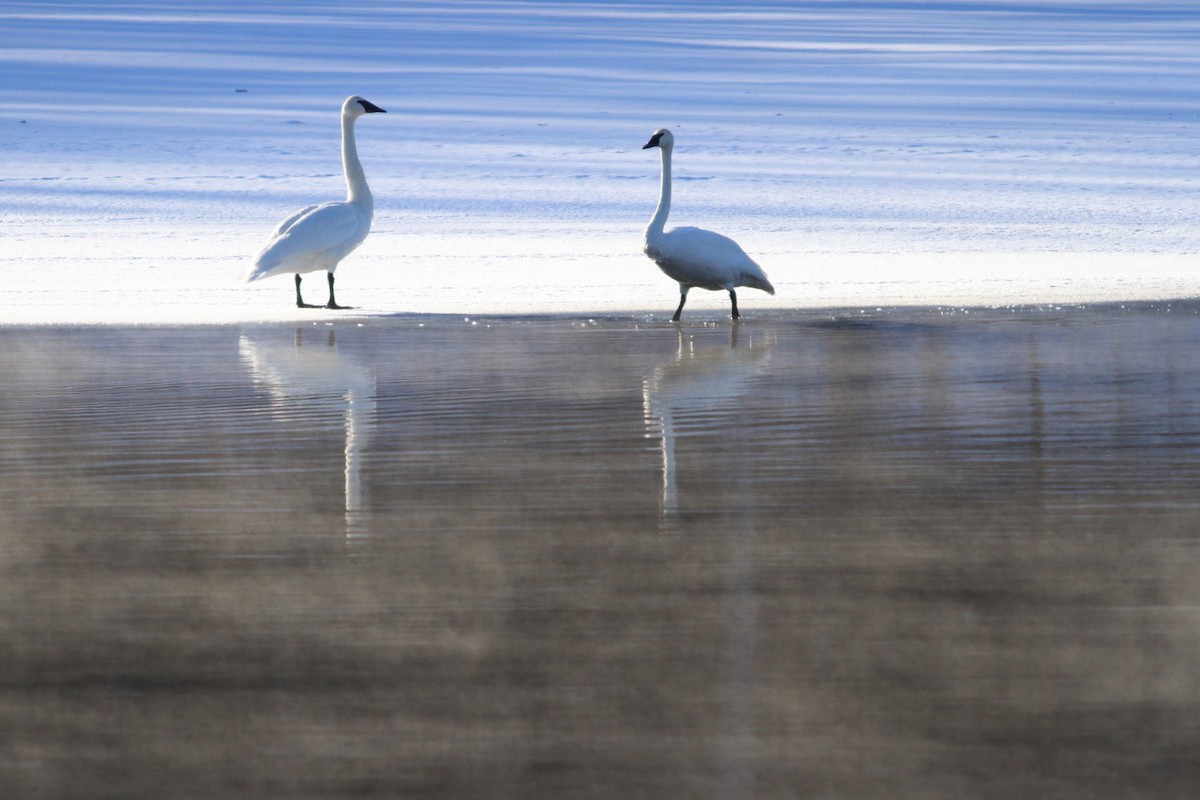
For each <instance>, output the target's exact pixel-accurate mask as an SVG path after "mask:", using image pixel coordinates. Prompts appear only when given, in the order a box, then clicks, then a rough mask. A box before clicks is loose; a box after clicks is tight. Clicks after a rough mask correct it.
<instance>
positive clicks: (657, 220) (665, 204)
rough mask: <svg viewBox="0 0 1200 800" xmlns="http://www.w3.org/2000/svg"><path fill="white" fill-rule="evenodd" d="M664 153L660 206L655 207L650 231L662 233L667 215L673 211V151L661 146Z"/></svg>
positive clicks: (659, 194) (662, 153) (659, 197)
mask: <svg viewBox="0 0 1200 800" xmlns="http://www.w3.org/2000/svg"><path fill="white" fill-rule="evenodd" d="M660 150H661V155H662V183H661V185H660V187H659V192H658V208H656V209H654V216H653V217H652V218H651V219H650V226H649V227H648V228H647V230H648V231H654V232H655V233H662V231H663V228H665V227H666V224H667V215H668V214H670V213H671V151H670V149H668V148H665V147H663V148H660Z"/></svg>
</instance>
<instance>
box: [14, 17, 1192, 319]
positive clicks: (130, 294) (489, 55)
mask: <svg viewBox="0 0 1200 800" xmlns="http://www.w3.org/2000/svg"><path fill="white" fill-rule="evenodd" d="M1198 36H1200V10H1197V8H1196V6H1195V4H1194V3H1193V2H1190V0H1188V1H1187V2H1183V1H1182V0H1181V1H1179V2H1171V1H1167V2H1163V1H1161V0H1154V1H1153V2H1144V3H1136V4H1130V3H1124V2H1105V1H1103V0H1101V1H1100V2H1051V3H1042V4H1036V5H1030V4H1028V3H1024V2H1010V1H1009V0H998V1H997V2H989V3H974V2H937V3H928V2H910V1H908V0H894V1H888V2H879V3H827V2H778V3H776V2H757V3H710V2H702V1H701V0H692V1H691V2H688V1H686V0H684V1H682V2H663V3H657V2H635V3H633V2H615V3H604V4H589V3H565V2H560V3H555V2H547V3H536V4H523V3H493V2H465V3H437V4H422V3H402V4H396V3H392V2H370V1H368V2H361V3H356V4H355V5H354V6H353V7H344V8H343V7H339V8H338V9H337V11H336V13H333V12H331V11H330V10H329V7H328V4H327V3H315V2H310V1H309V0H298V2H295V3H289V4H288V6H287V8H286V10H284V9H283V8H282V7H280V6H278V5H275V4H266V3H254V2H251V3H230V2H219V1H214V0H208V1H207V2H194V3H186V4H183V3H172V2H159V3H155V2H149V3H138V4H123V3H117V2H112V3H109V2H106V3H101V4H97V3H94V2H90V1H89V2H71V1H69V0H68V1H67V2H61V3H54V4H51V5H47V4H44V3H26V2H0V130H3V131H4V133H3V140H4V148H3V151H4V152H3V155H2V156H0V158H2V159H3V170H0V172H2V174H0V220H2V221H3V226H4V228H3V230H4V244H5V246H4V248H3V252H0V270H2V274H3V288H4V291H5V297H6V302H5V303H4V304H3V306H2V307H0V323H14V324H23V323H34V324H42V323H92V322H103V323H139V322H166V323H180V322H247V321H264V320H275V321H282V320H291V319H296V318H297V311H296V309H294V308H292V307H290V303H291V297H292V294H291V287H290V286H289V285H288V281H287V279H285V278H278V279H275V280H273V281H266V282H264V283H263V284H261V285H255V286H253V287H246V286H244V285H241V284H239V283H238V278H239V276H240V275H241V274H242V273H243V271H244V270H245V268H246V266H247V264H248V261H249V259H250V258H251V257H252V256H253V254H254V253H255V252H256V251H257V250H258V247H259V245H260V244H261V242H262V241H263V239H264V238H265V236H266V234H267V233H268V232H269V231H270V230H271V228H272V227H273V226H274V224H275V223H276V222H277V221H278V220H279V219H281V218H282V217H283V216H284V215H286V214H287V213H290V212H291V211H292V210H294V209H296V208H299V207H301V206H304V205H308V204H311V203H315V202H320V201H325V200H332V199H339V198H340V197H341V195H342V194H343V186H342V182H341V177H340V165H339V162H338V154H337V147H338V128H337V120H336V113H337V109H338V107H339V106H340V104H341V102H342V100H343V99H344V98H345V97H346V96H347V95H349V94H361V95H363V96H365V97H367V98H369V99H371V100H373V101H374V102H376V103H378V104H380V105H381V106H383V107H384V108H386V109H388V111H389V114H388V115H387V116H386V117H384V116H382V115H379V116H376V117H373V118H370V119H367V120H364V121H363V122H362V123H361V124H360V125H359V147H360V152H361V155H362V158H363V161H364V164H365V166H366V170H367V175H368V178H369V179H370V182H371V185H372V187H373V189H374V191H375V194H376V202H377V209H376V221H375V229H374V232H373V233H372V235H371V237H370V238H369V239H368V240H367V242H366V243H365V244H364V245H363V246H362V247H361V248H360V250H359V251H358V252H356V253H355V254H353V255H352V256H351V257H350V258H349V259H348V260H347V261H346V262H345V264H344V266H343V268H342V270H341V272H340V273H339V276H340V280H339V287H340V293H339V299H341V300H342V301H343V302H344V303H346V304H349V305H353V306H356V307H357V309H358V311H359V312H360V313H366V314H392V313H401V312H417V313H461V314H479V313H518V314H527V313H546V312H549V313H585V314H586V313H612V312H616V311H654V312H656V313H659V314H669V313H670V311H671V310H672V308H673V305H674V302H675V294H676V290H675V287H674V285H673V284H672V283H671V282H670V281H669V280H668V279H666V278H665V277H664V276H663V275H661V274H660V273H659V272H658V270H657V269H656V268H655V267H654V266H653V265H652V264H651V263H650V262H649V261H648V260H647V259H645V258H644V257H643V256H642V255H641V253H640V238H641V230H642V228H643V226H644V225H645V223H646V222H647V221H648V219H649V216H650V214H651V212H652V211H653V208H654V202H655V199H656V197H657V181H658V177H657V176H658V164H657V159H656V156H655V154H654V153H653V152H651V153H647V152H644V151H642V150H641V149H640V147H641V144H642V143H643V142H645V140H646V138H647V137H648V135H649V134H650V132H651V131H653V130H654V129H655V128H658V127H660V126H663V125H667V126H671V127H672V128H673V129H674V130H675V133H676V135H677V141H678V146H677V152H676V180H677V186H676V196H675V209H674V211H673V215H672V223H673V224H693V225H700V226H703V227H710V228H714V229H717V230H719V231H721V232H723V233H726V234H728V235H731V236H733V237H734V238H735V239H737V240H738V241H739V242H741V243H742V245H743V246H744V247H745V248H746V249H747V251H748V252H749V253H750V254H751V255H752V256H754V257H755V258H756V259H758V260H759V261H760V262H761V263H762V264H763V265H764V266H765V268H766V270H767V273H768V275H769V276H770V277H771V279H772V281H773V282H774V283H775V285H776V287H777V288H778V289H779V292H778V294H777V295H776V296H775V297H774V298H769V297H766V296H762V295H759V294H757V293H755V292H749V291H748V292H746V293H745V295H746V299H745V307H746V309H747V311H753V310H754V309H755V308H768V307H771V308H815V307H846V306H852V305H859V304H861V305H862V306H863V307H866V308H874V307H877V306H884V307H887V306H896V305H913V304H915V305H937V304H943V305H959V306H963V305H1007V304H1013V303H1043V302H1080V301H1087V302H1094V301H1100V300H1128V299H1165V298H1178V297H1190V296H1196V295H1197V294H1198V293H1200V281H1198V280H1197V278H1196V270H1195V263H1196V256H1197V250H1198V249H1200V248H1198V244H1200V239H1198V233H1197V230H1198V229H1197V226H1196V220H1197V219H1200V199H1198V198H1200V192H1197V184H1196V163H1197V158H1196V156H1197V146H1196V143H1197V141H1200V120H1198V117H1197V114H1198V111H1200V96H1198V95H1197V93H1196V91H1195V87H1196V86H1197V85H1200V53H1198V52H1197V50H1196V47H1195V42H1196V41H1197V39H1198ZM724 305H725V298H724V297H722V296H719V295H715V294H710V293H704V292H696V293H694V297H693V299H692V300H691V307H692V308H693V309H704V308H706V307H707V308H708V309H709V310H710V311H716V310H719V309H723V308H724ZM314 316H315V317H316V318H325V317H326V316H328V315H324V314H321V313H318V314H315V315H308V316H305V317H304V319H306V320H307V319H312V318H314Z"/></svg>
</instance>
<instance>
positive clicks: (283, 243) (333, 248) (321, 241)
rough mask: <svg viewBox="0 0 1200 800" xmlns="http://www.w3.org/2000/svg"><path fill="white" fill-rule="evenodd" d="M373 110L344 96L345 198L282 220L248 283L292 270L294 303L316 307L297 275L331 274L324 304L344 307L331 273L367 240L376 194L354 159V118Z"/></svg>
mask: <svg viewBox="0 0 1200 800" xmlns="http://www.w3.org/2000/svg"><path fill="white" fill-rule="evenodd" d="M374 113H386V112H384V110H383V109H382V108H380V107H379V106H377V105H375V104H374V103H372V102H370V101H369V100H364V99H363V98H361V97H358V96H357V95H356V96H353V97H348V98H346V102H345V103H343V104H342V171H343V173H344V174H345V177H346V199H345V200H344V201H342V202H340V203H322V204H321V205H316V206H309V207H308V208H302V209H300V210H299V211H297V212H296V213H295V214H292V215H291V216H290V217H288V218H287V219H285V220H283V222H280V223H279V226H278V227H276V228H275V230H274V231H273V232H272V233H271V236H270V238H268V239H267V242H266V244H264V245H263V248H262V250H261V251H260V252H259V254H258V256H257V257H256V258H255V259H254V266H253V267H251V269H250V271H249V272H248V273H247V274H246V280H247V281H256V280H259V279H261V278H269V277H271V276H272V275H282V274H285V273H295V275H296V305H297V306H299V307H301V308H314V306H310V305H308V304H307V303H305V302H304V299H303V298H302V297H301V296H300V275H301V274H302V273H305V272H317V271H319V270H325V271H326V272H327V273H328V276H329V302H328V303H326V304H325V307H326V308H344V306H339V305H338V304H337V302H336V301H335V300H334V297H333V273H334V270H336V269H337V266H338V262H340V261H341V260H342V259H343V258H345V257H346V256H348V255H350V253H351V252H352V251H353V250H354V248H356V247H358V246H359V245H360V244H362V241H363V240H364V239H366V238H367V234H368V233H370V231H371V218H372V217H373V216H374V213H375V198H374V197H372V195H371V189H370V187H369V186H367V178H366V175H365V174H364V173H363V168H362V163H361V162H360V161H359V160H358V148H357V147H356V145H355V142H354V122H355V120H357V119H358V118H359V117H361V116H362V115H363V114H374Z"/></svg>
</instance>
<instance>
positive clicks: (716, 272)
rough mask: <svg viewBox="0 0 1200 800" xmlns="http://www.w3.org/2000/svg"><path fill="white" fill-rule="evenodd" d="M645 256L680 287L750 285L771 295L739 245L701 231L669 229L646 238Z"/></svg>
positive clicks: (764, 279)
mask: <svg viewBox="0 0 1200 800" xmlns="http://www.w3.org/2000/svg"><path fill="white" fill-rule="evenodd" d="M646 253H647V255H649V256H650V257H651V258H652V259H654V261H655V262H656V263H657V264H658V265H659V267H661V268H662V270H663V272H665V273H667V275H669V276H670V277H672V278H674V279H675V280H677V281H679V282H680V283H683V284H688V285H691V286H698V287H700V288H702V289H732V288H733V287H735V286H750V287H752V288H755V289H762V290H763V291H764V292H767V293H769V294H775V287H774V286H772V285H771V282H770V281H769V280H768V279H767V276H766V273H764V272H763V269H762V267H761V266H759V264H758V262H756V261H755V260H754V259H752V258H751V257H750V256H748V255H747V254H746V251H745V250H743V249H742V247H741V245H739V244H738V243H737V242H735V241H734V240H733V239H730V238H729V237H728V236H723V235H721V234H719V233H717V232H715V231H710V230H705V229H704V228H690V227H685V228H672V229H670V230H668V231H664V232H663V233H662V234H660V235H658V236H656V237H650V236H647V239H646Z"/></svg>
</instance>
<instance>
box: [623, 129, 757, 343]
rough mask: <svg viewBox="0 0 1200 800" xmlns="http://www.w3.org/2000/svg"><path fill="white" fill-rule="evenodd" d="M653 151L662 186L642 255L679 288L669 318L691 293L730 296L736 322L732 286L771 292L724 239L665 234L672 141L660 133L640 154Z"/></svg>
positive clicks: (687, 232) (692, 232)
mask: <svg viewBox="0 0 1200 800" xmlns="http://www.w3.org/2000/svg"><path fill="white" fill-rule="evenodd" d="M652 147H657V148H658V149H659V151H660V152H661V154H662V186H661V188H660V190H659V196H658V207H657V208H656V209H654V216H653V217H651V218H650V224H649V225H647V226H646V235H645V239H644V242H643V244H642V251H643V252H644V253H645V254H646V255H647V256H649V257H650V260H652V261H653V262H654V263H655V264H657V265H658V268H659V269H661V270H662V271H663V272H665V273H666V274H667V276H668V277H670V278H672V279H674V280H675V281H676V282H678V284H679V307H678V308H676V309H675V316H673V317H671V319H672V320H673V321H675V322H678V321H679V316H680V314H682V313H683V304H684V303H686V302H687V295H688V290H689V289H692V288H700V289H709V290H712V291H719V290H722V289H724V290H725V291H727V292H729V302H730V305H731V306H732V309H733V318H734V319H740V318H741V314H739V313H738V305H737V292H736V291H734V290H735V288H736V287H738V286H749V287H751V288H753V289H761V290H763V291H764V292H766V293H767V294H775V287H774V286H772V285H771V282H770V281H769V280H767V276H766V274H765V273H764V272H763V269H762V267H760V266H759V265H758V264H757V263H756V262H755V261H754V259H752V258H750V256H748V255H746V251H745V250H743V249H742V248H741V246H740V245H738V243H737V242H735V241H733V240H732V239H730V238H729V237H727V236H722V235H721V234H719V233H714V232H713V231H708V230H704V229H703V228H671V229H670V230H667V229H666V224H667V215H668V214H670V213H671V153H672V151H673V150H674V149H675V136H674V135H673V134H672V133H671V132H670V131H669V130H667V129H666V128H660V129H659V130H657V131H655V132H654V135H653V136H651V137H650V141H648V142H646V144H644V145H643V146H642V149H643V150H646V149H649V148H652Z"/></svg>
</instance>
